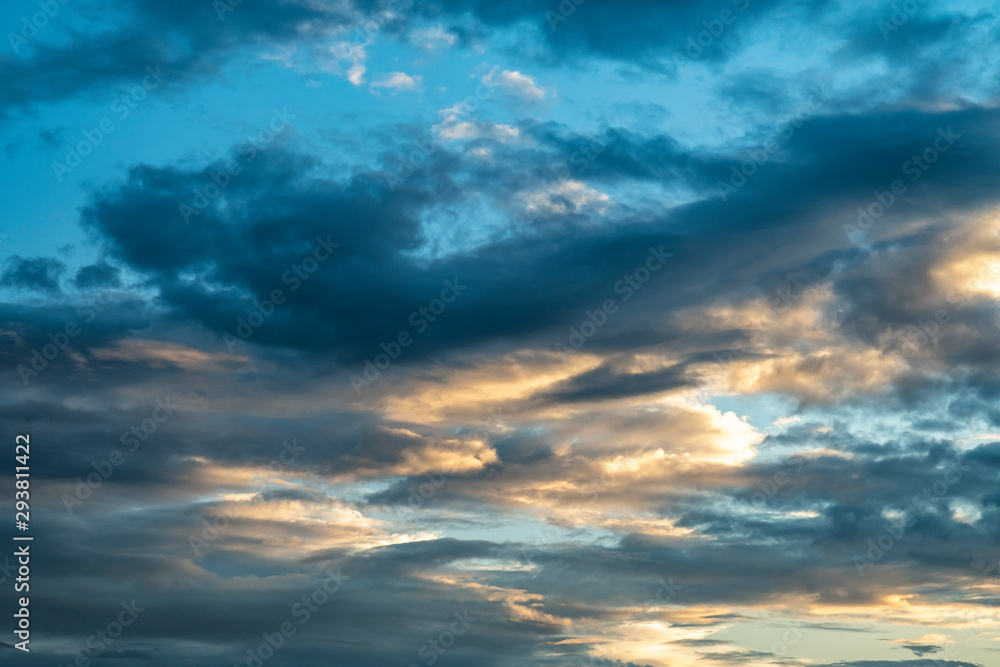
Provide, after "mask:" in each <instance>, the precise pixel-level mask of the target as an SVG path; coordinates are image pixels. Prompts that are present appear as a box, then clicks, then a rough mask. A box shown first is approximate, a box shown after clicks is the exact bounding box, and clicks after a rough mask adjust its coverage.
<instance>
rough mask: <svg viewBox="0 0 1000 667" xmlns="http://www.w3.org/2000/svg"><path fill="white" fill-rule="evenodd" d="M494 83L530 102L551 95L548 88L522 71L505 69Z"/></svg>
mask: <svg viewBox="0 0 1000 667" xmlns="http://www.w3.org/2000/svg"><path fill="white" fill-rule="evenodd" d="M493 83H494V84H495V85H498V86H503V87H504V88H507V89H509V90H510V91H511V92H512V93H514V94H515V95H517V96H518V97H520V98H522V99H524V100H528V101H529V102H540V101H542V100H544V99H545V98H546V97H548V96H549V91H548V90H546V89H545V88H542V87H541V86H539V85H538V83H536V82H535V80H534V79H533V78H532V77H530V76H528V75H527V74H522V73H520V72H515V71H511V70H504V71H503V72H501V73H500V74H499V75H498V76H496V77H495V78H494V79H493Z"/></svg>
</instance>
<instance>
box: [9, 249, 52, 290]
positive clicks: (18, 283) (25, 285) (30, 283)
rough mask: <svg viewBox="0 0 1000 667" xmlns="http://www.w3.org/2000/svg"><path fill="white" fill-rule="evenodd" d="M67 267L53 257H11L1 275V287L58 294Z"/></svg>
mask: <svg viewBox="0 0 1000 667" xmlns="http://www.w3.org/2000/svg"><path fill="white" fill-rule="evenodd" d="M65 271H66V265H65V264H63V263H62V262H60V261H59V260H58V259H55V258H52V257H20V256H18V255H14V256H13V257H10V258H9V259H8V260H7V262H6V263H5V265H4V269H3V273H2V274H0V285H3V286H5V287H11V288H14V289H18V290H31V291H35V292H43V293H48V294H56V293H58V292H59V291H60V289H59V277H60V276H61V275H62V274H63V273H64V272H65Z"/></svg>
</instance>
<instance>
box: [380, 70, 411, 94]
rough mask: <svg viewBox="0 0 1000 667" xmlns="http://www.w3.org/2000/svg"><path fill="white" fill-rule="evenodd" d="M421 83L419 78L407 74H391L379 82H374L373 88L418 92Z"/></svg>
mask: <svg viewBox="0 0 1000 667" xmlns="http://www.w3.org/2000/svg"><path fill="white" fill-rule="evenodd" d="M420 81H421V79H420V77H419V76H410V75H409V74H406V73H405V72H389V74H387V75H385V76H383V77H382V78H381V79H379V80H378V81H373V82H372V85H371V87H372V88H387V89H389V90H416V89H417V87H418V86H419V85H420Z"/></svg>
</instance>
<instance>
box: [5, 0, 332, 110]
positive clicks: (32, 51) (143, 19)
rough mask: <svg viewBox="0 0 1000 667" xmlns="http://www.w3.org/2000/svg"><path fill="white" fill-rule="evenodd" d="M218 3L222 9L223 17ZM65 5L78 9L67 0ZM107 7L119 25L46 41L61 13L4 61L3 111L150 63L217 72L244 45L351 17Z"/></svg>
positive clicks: (130, 79) (194, 6)
mask: <svg viewBox="0 0 1000 667" xmlns="http://www.w3.org/2000/svg"><path fill="white" fill-rule="evenodd" d="M217 6H224V7H226V8H227V9H232V11H223V12H222V14H221V18H220V15H219V12H218V11H217V9H216V7H217ZM62 11H63V12H73V11H74V8H73V7H71V6H67V7H66V8H64V9H62ZM102 12H106V13H111V14H117V16H118V17H119V18H120V19H121V24H122V26H121V27H116V28H110V29H107V28H102V29H97V28H92V29H90V30H80V31H71V32H70V35H69V38H68V39H66V40H64V45H62V46H53V45H52V44H51V43H46V41H45V40H46V33H47V32H48V31H59V30H62V31H63V32H65V31H66V30H67V29H66V28H62V27H61V25H60V21H59V19H60V18H65V17H59V16H58V15H57V16H56V17H55V18H54V19H53V20H52V22H51V25H50V26H49V28H48V31H43V34H41V35H39V37H37V38H35V39H33V40H31V42H30V43H29V44H28V45H25V46H21V47H20V48H19V49H18V50H19V51H20V54H19V55H17V56H14V57H10V58H5V59H4V60H2V61H0V81H2V82H3V86H2V87H0V106H2V107H3V108H4V110H5V112H9V111H10V110H11V109H16V108H22V107H27V106H30V105H33V104H36V103H44V102H57V101H59V100H62V99H65V98H69V97H73V96H75V95H79V94H96V93H97V92H98V91H101V90H103V89H106V88H108V87H114V86H118V85H128V86H129V87H131V86H133V85H135V84H136V83H138V82H139V81H141V80H142V77H143V76H145V74H146V73H145V71H144V68H145V67H146V66H153V67H155V66H158V65H159V66H161V67H162V68H163V69H164V70H165V71H166V72H167V73H169V74H170V75H171V78H170V79H168V85H177V84H176V82H178V81H179V80H181V79H185V78H190V77H202V76H206V75H209V74H213V73H215V72H216V71H218V69H219V68H220V66H221V64H222V61H224V60H225V59H228V58H230V57H233V56H234V55H237V54H239V53H240V51H242V50H250V49H253V48H256V47H259V46H267V45H271V44H274V43H281V42H286V41H290V40H298V39H302V40H306V41H308V40H309V39H310V38H311V37H313V36H315V35H317V34H319V33H321V32H322V30H323V29H324V28H326V27H334V26H341V25H345V24H346V23H347V22H348V17H347V16H345V15H344V14H342V13H339V12H338V11H336V10H333V9H330V10H328V9H324V8H320V7H318V6H317V5H316V3H308V2H279V1H276V0H270V1H267V2H255V3H249V2H248V3H242V4H240V5H237V6H233V5H230V4H229V3H223V2H219V3H212V2H200V1H199V0H181V1H179V2H172V3H169V4H164V3H160V2H154V1H152V0H121V1H120V2H117V3H116V4H115V5H114V6H112V7H104V8H102Z"/></svg>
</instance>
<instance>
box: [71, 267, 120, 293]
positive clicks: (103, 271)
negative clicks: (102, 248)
mask: <svg viewBox="0 0 1000 667" xmlns="http://www.w3.org/2000/svg"><path fill="white" fill-rule="evenodd" d="M73 283H74V284H75V285H76V286H77V287H79V288H80V289H88V288H94V287H121V284H122V281H121V277H120V276H119V270H118V268H117V267H114V266H111V265H110V264H108V263H107V262H98V263H97V264H89V265H87V266H81V267H80V270H79V271H77V272H76V277H75V278H74V279H73Z"/></svg>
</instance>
